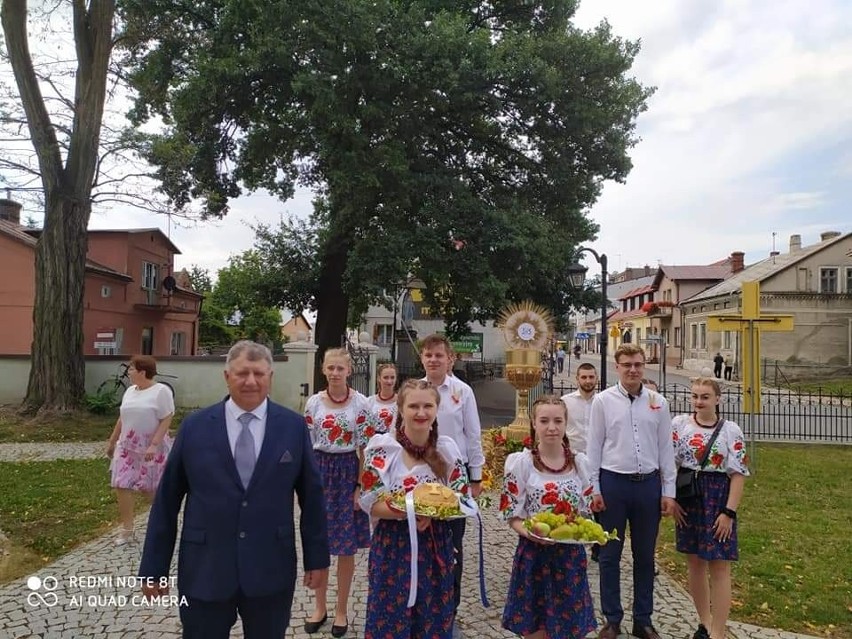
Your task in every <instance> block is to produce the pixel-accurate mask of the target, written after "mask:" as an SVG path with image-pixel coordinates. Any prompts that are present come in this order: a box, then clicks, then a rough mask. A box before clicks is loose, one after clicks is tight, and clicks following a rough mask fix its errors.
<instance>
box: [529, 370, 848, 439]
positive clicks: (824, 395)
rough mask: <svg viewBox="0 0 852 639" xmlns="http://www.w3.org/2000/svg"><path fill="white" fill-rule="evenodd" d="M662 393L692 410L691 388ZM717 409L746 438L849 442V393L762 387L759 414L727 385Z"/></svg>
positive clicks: (676, 407) (560, 391)
mask: <svg viewBox="0 0 852 639" xmlns="http://www.w3.org/2000/svg"><path fill="white" fill-rule="evenodd" d="M574 390H576V387H575V386H573V385H567V384H565V385H563V384H557V385H555V386H554V387H553V393H555V394H557V395H560V396H561V395H564V394H566V393H570V392H573V391H574ZM544 392H547V388H546V384H544V383H542V384H539V385H538V386H537V387H536V388H534V389H533V390H532V391H530V405H532V402H534V401H535V398H536V397H538V396H539V395H541V394H542V393H544ZM663 395H664V396H665V397H666V399H667V400H668V401H669V408H670V409H671V412H672V415H678V414H681V413H690V412H692V403H691V400H692V389H691V388H690V387H688V386H682V385H680V384H669V385H668V386H666V388H665V389H664V390H663ZM719 412H720V414H721V415H723V416H725V417H726V418H727V419H730V420H732V421H734V422H736V423H737V424H739V426H740V428H742V429H743V433H744V434H745V436H746V439H748V440H749V441H770V442H771V441H775V442H809V443H826V444H852V393H847V394H843V393H831V392H822V391H816V392H812V393H801V392H795V391H793V390H787V389H774V388H772V389H763V391H762V393H761V412H760V414H758V415H748V414H745V413H743V408H742V392H741V391H740V389H739V387H730V388H725V389H723V390H722V398H721V402H720V403H719Z"/></svg>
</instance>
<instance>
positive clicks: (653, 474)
mask: <svg viewBox="0 0 852 639" xmlns="http://www.w3.org/2000/svg"><path fill="white" fill-rule="evenodd" d="M659 474H660V471H659V470H653V471H651V472H650V473H633V474H632V475H627V478H628V479H629V480H630V481H645V480H646V479H651V478H652V477H656V476H658V475H659Z"/></svg>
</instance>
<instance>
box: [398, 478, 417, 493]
mask: <svg viewBox="0 0 852 639" xmlns="http://www.w3.org/2000/svg"><path fill="white" fill-rule="evenodd" d="M402 486H403V488H405V492H408V491H409V490H412V489H413V488H414V487H415V486H417V480H416V479H415V478H414V477H406V478H405V479H403V480H402Z"/></svg>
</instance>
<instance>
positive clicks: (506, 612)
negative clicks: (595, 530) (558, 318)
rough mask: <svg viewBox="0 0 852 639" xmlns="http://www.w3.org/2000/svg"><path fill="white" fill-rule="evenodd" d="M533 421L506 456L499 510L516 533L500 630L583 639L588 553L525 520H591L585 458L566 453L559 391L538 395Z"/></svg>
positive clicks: (589, 616)
mask: <svg viewBox="0 0 852 639" xmlns="http://www.w3.org/2000/svg"><path fill="white" fill-rule="evenodd" d="M530 419H531V420H532V428H531V430H532V431H533V432H532V438H533V441H534V442H535V443H534V444H533V447H532V449H524V450H523V451H521V452H519V453H512V454H511V455H509V456H508V457H507V458H506V466H505V470H504V473H503V492H502V494H501V495H500V514H501V515H502V517H503V519H504V520H506V521H508V522H509V526H511V528H512V530H514V531H515V532H516V533H518V537H519V539H518V548H517V550H516V551H515V559H514V562H513V564H512V576H511V577H510V579H509V593H508V596H507V598H506V606H505V607H504V608H503V627H504V628H506V629H507V630H511V631H512V632H514V633H517V634H520V635H521V636H523V637H524V638H525V639H545V638H546V639H580V638H581V637H585V636H586V635H587V634H588V633H590V632H591V631H592V630H594V629H595V627H596V625H597V624H596V623H595V611H594V607H593V605H592V595H591V592H590V590H589V580H588V576H587V574H586V567H587V559H586V550H585V548H584V547H583V546H582V545H567V544H556V543H554V542H551V541H548V540H540V539H537V538H535V537H532V536H531V535H530V534H529V532H528V531H527V529H526V528H524V525H523V522H524V520H525V519H527V518H529V517H532V516H533V515H535V514H536V513H539V512H544V511H553V512H554V513H556V514H560V513H566V514H567V513H576V514H579V515H583V516H585V517H591V510H590V504H591V486H590V484H589V479H588V472H587V469H586V465H587V461H586V456H585V455H584V454H583V453H573V452H572V451H571V448H570V446H569V444H568V439H567V437H566V436H565V429H566V425H567V421H568V409H567V407H566V405H565V403H564V402H563V401H562V400H561V399H560V398H559V397H557V396H556V395H544V396H541V397H539V398H538V399H537V400H536V401H535V403H534V404H533V407H532V415H531V417H530Z"/></svg>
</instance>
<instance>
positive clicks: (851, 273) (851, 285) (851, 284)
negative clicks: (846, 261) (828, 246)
mask: <svg viewBox="0 0 852 639" xmlns="http://www.w3.org/2000/svg"><path fill="white" fill-rule="evenodd" d="M846 292H847V293H849V294H850V295H852V266H847V267H846Z"/></svg>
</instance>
